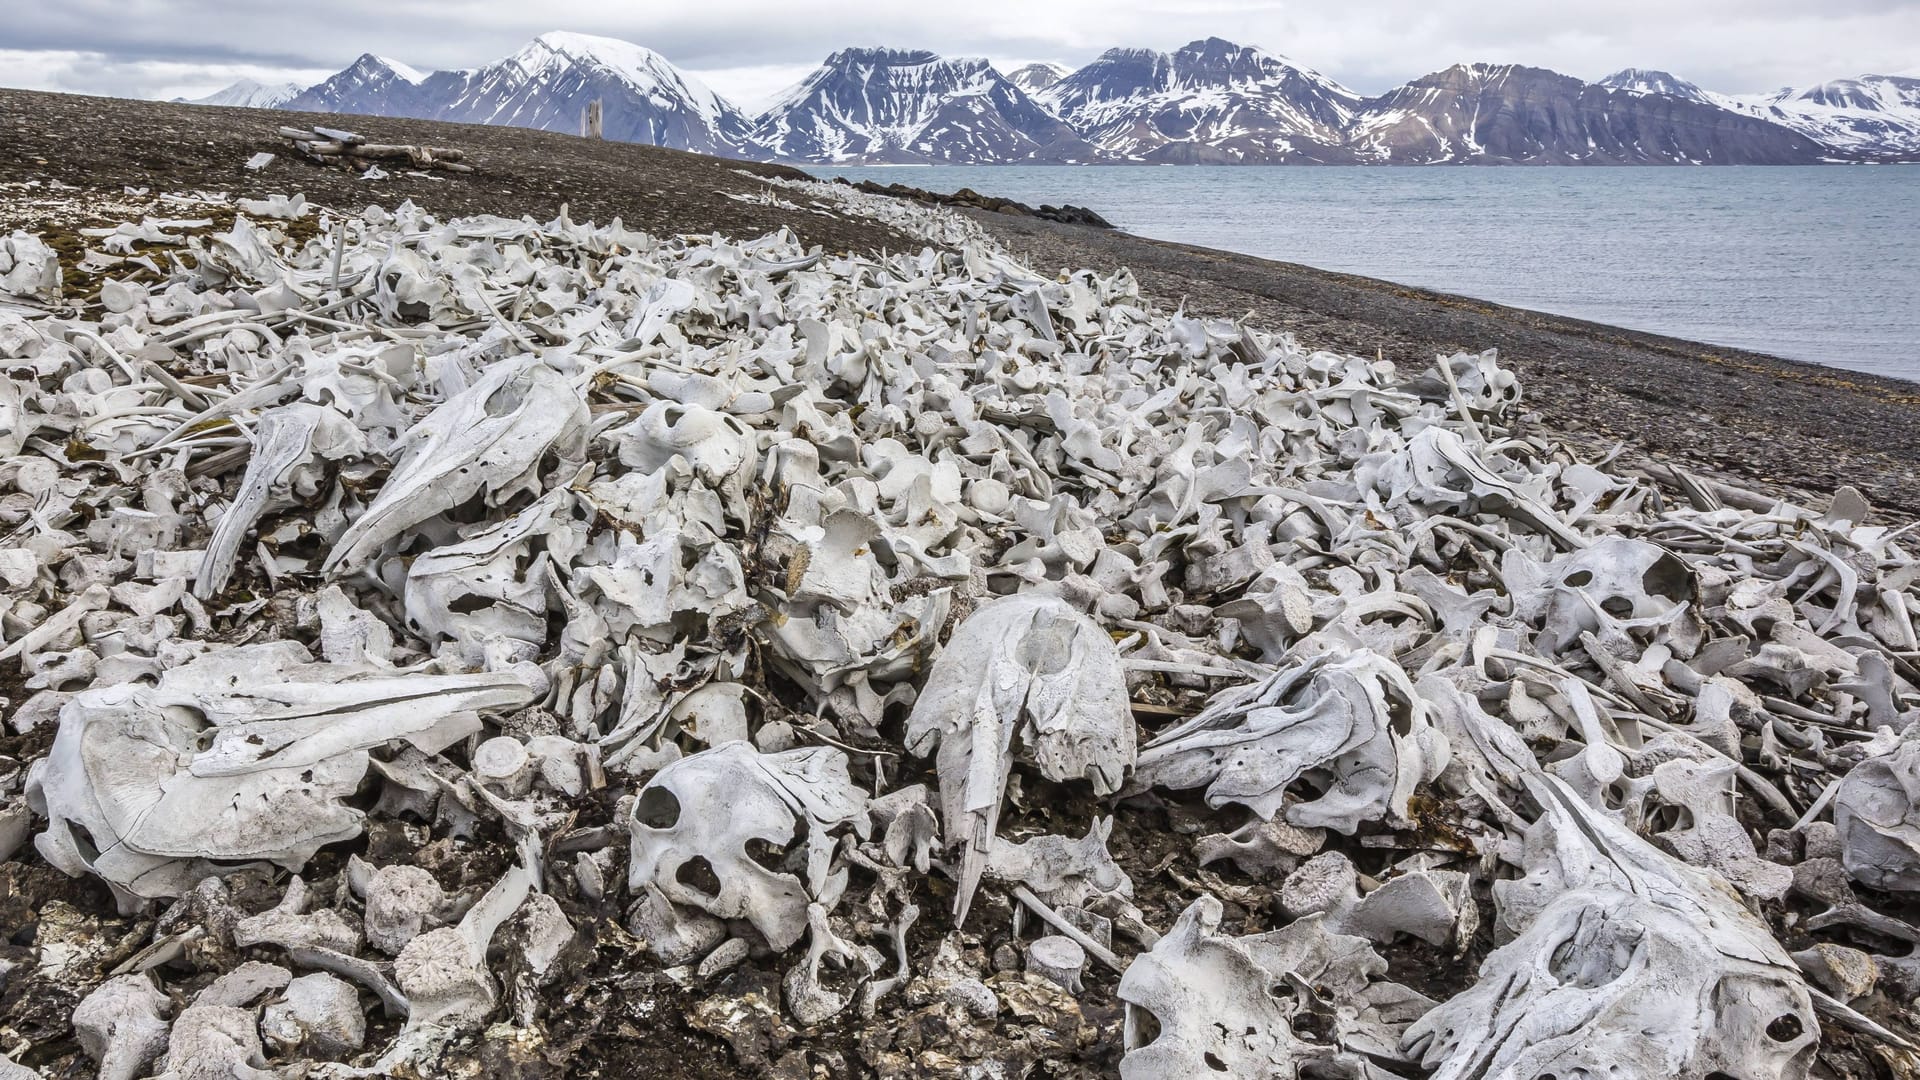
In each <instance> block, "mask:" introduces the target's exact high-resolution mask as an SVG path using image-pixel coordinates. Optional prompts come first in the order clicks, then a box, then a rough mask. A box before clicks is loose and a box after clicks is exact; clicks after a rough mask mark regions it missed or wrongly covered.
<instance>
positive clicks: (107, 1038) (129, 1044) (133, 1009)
mask: <svg viewBox="0 0 1920 1080" xmlns="http://www.w3.org/2000/svg"><path fill="white" fill-rule="evenodd" d="M169 1010H170V1005H169V1002H168V1001H167V996H166V995H165V994H163V993H161V992H160V991H159V989H158V988H156V987H155V986H154V985H153V979H152V978H151V977H149V976H147V975H145V974H136V975H121V976H119V977H118V978H114V979H109V980H107V981H106V982H105V983H102V984H101V985H100V988H99V989H97V990H95V991H93V992H92V993H91V994H88V995H87V996H86V997H85V998H84V999H82V1000H81V1002H80V1004H79V1005H78V1006H77V1007H76V1008H75V1009H74V1010H73V1030H74V1035H75V1037H76V1038H78V1039H79V1041H80V1048H81V1049H82V1050H85V1051H86V1053H87V1056H88V1057H90V1058H92V1059H93V1060H94V1062H95V1063H96V1064H97V1065H99V1066H100V1077H101V1080H133V1078H134V1077H136V1076H139V1075H140V1074H141V1073H142V1072H143V1071H144V1070H145V1069H146V1066H147V1063H148V1062H150V1061H152V1060H154V1059H155V1058H157V1057H159V1056H160V1054H161V1052H162V1051H164V1050H165V1049H166V1048H167V1026H168V1024H167V1019H166V1014H167V1012H168V1011H169Z"/></svg>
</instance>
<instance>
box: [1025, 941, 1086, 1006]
mask: <svg viewBox="0 0 1920 1080" xmlns="http://www.w3.org/2000/svg"><path fill="white" fill-rule="evenodd" d="M1086 968H1087V950H1085V949H1083V948H1081V947H1080V943H1079V942H1077V941H1075V940H1073V939H1072V938H1070V937H1062V936H1061V935H1059V934H1053V935H1049V936H1047V937H1043V938H1036V939H1034V940H1033V941H1032V942H1030V943H1029V944H1028V945H1027V970H1028V971H1031V972H1033V973H1034V974H1035V975H1038V976H1040V977H1041V978H1043V979H1049V980H1051V981H1053V982H1055V983H1058V984H1059V985H1060V988H1061V989H1063V990H1065V991H1066V992H1067V993H1069V994H1078V993H1080V990H1081V988H1080V976H1081V974H1082V973H1083V972H1085V971H1086Z"/></svg>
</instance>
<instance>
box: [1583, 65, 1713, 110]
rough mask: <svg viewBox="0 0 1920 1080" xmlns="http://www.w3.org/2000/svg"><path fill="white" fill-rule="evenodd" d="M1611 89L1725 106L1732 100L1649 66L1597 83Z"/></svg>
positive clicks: (1626, 69) (1612, 75)
mask: <svg viewBox="0 0 1920 1080" xmlns="http://www.w3.org/2000/svg"><path fill="white" fill-rule="evenodd" d="M1594 85H1596V86H1604V87H1606V88H1607V89H1609V90H1626V91H1628V92H1630V93H1635V94H1665V95H1667V96H1668V97H1677V98H1684V99H1685V100H1687V101H1697V102H1699V103H1700V104H1702V105H1718V106H1720V107H1722V108H1725V107H1726V105H1727V102H1728V101H1729V100H1730V99H1728V98H1726V97H1724V96H1722V95H1720V94H1714V93H1709V92H1707V91H1705V90H1702V89H1700V85H1699V84H1698V83H1694V82H1689V81H1687V80H1686V79H1683V78H1681V77H1680V76H1678V75H1675V74H1674V73H1673V72H1671V71H1657V70H1652V69H1648V68H1623V69H1621V70H1619V71H1616V72H1614V73H1613V74H1611V75H1609V76H1607V77H1606V78H1604V79H1601V80H1600V81H1599V82H1597V83H1595V84H1594Z"/></svg>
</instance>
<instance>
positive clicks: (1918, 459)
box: [971, 207, 1920, 514]
mask: <svg viewBox="0 0 1920 1080" xmlns="http://www.w3.org/2000/svg"><path fill="white" fill-rule="evenodd" d="M1095 209H1096V210H1097V209H1099V208H1098V207H1095ZM971 213H972V216H973V217H974V218H975V219H976V220H978V221H980V222H981V223H982V224H984V225H985V226H987V228H988V229H989V230H990V231H991V232H993V233H994V234H995V235H996V237H998V238H999V239H1000V240H1001V242H1003V243H1004V244H1006V245H1007V247H1008V248H1010V249H1011V250H1013V251H1014V252H1016V253H1018V254H1021V255H1023V256H1026V257H1027V258H1029V259H1030V260H1031V262H1032V264H1033V265H1034V266H1036V267H1039V268H1052V267H1061V266H1095V267H1119V266H1125V267H1127V268H1128V269H1129V270H1131V271H1133V273H1134V275H1135V276H1136V277H1137V278H1138V279H1139V280H1140V283H1141V287H1142V289H1143V290H1144V291H1145V292H1147V293H1148V294H1149V295H1150V296H1151V297H1152V298H1154V299H1155V300H1157V301H1159V302H1161V303H1163V304H1168V305H1183V306H1185V307H1186V309H1187V310H1188V311H1190V312H1193V313H1195V314H1203V315H1210V316H1219V317H1225V318H1241V317H1247V316H1251V318H1252V319H1253V321H1254V322H1255V323H1256V324H1257V325H1260V326H1263V327H1266V328H1270V329H1271V328H1278V329H1282V330H1286V331H1289V332H1292V333H1293V334H1294V335H1295V336H1296V337H1297V338H1298V339H1299V341H1300V342H1301V343H1302V344H1303V345H1306V346H1307V347H1309V348H1325V349H1332V350H1336V351H1340V352H1349V353H1356V354H1359V355H1363V356H1372V355H1376V354H1378V355H1380V356H1382V357H1384V358H1386V359H1389V360H1393V361H1395V362H1397V363H1399V364H1400V365H1401V366H1402V367H1411V366H1413V365H1417V364H1421V363H1426V362H1430V361H1431V360H1432V358H1433V356H1435V355H1436V354H1450V353H1453V352H1458V351H1466V352H1479V351H1482V350H1485V349H1489V348H1497V349H1498V350H1499V352H1500V355H1501V359H1502V362H1503V363H1504V364H1507V365H1508V366H1511V367H1512V368H1513V369H1514V371H1515V372H1516V373H1517V374H1518V375H1519V376H1520V378H1521V383H1522V385H1523V386H1525V387H1526V388H1527V393H1528V402H1527V407H1528V408H1529V409H1531V410H1534V411H1537V412H1538V414H1539V416H1538V419H1537V420H1536V422H1535V423H1536V424H1537V427H1538V430H1540V431H1542V432H1544V433H1549V434H1551V435H1552V436H1553V437H1554V438H1556V439H1560V440H1562V441H1564V442H1567V443H1570V444H1572V445H1576V446H1579V447H1581V448H1583V450H1584V452H1585V453H1586V454H1588V455H1589V456H1591V457H1595V458H1597V457H1599V456H1602V455H1604V454H1606V453H1609V452H1611V450H1612V449H1613V447H1614V445H1615V444H1616V443H1618V444H1621V445H1622V446H1623V447H1624V450H1625V452H1626V453H1627V455H1628V456H1629V457H1630V458H1645V459H1647V460H1653V459H1659V460H1661V461H1665V462H1669V463H1675V464H1680V465H1682V466H1684V467H1687V468H1693V469H1698V470H1701V471H1704V472H1708V473H1717V474H1720V475H1722V476H1724V477H1726V478H1727V479H1729V480H1730V481H1731V482H1733V483H1736V484H1742V485H1746V486H1752V487H1756V488H1760V489H1764V490H1768V491H1772V492H1776V493H1783V494H1793V495H1799V496H1806V495H1808V494H1809V493H1830V492H1832V491H1834V490H1836V489H1838V488H1839V487H1841V486H1843V485H1847V484H1851V485H1853V486H1854V487H1857V488H1859V489H1860V490H1862V491H1864V492H1866V493H1867V494H1868V496H1869V497H1870V498H1871V499H1873V501H1874V502H1875V504H1876V505H1882V506H1890V507H1897V508H1899V509H1901V510H1903V511H1904V512H1906V513H1909V514H1916V513H1920V382H1909V381H1907V380H1904V379H1897V378H1892V377H1888V376H1882V375H1873V374H1866V373H1860V372H1853V371H1847V370H1843V369H1838V368H1830V367H1823V366H1821V365H1818V364H1814V363H1809V362H1807V361H1801V360H1790V359H1786V358H1783V357H1778V356H1771V355H1767V354H1765V353H1758V352H1750V351H1747V350H1742V349H1736V348H1727V347H1723V346H1717V345H1710V344H1707V343H1704V342H1698V341H1689V340H1686V339H1683V338H1677V337H1669V336H1665V335H1661V334H1655V333H1648V332H1645V331H1639V330H1631V329H1627V328H1624V327H1619V326H1613V325H1608V324H1605V323H1598V322H1592V321H1588V320H1584V319H1578V318H1572V317H1568V316H1562V315H1553V314H1549V313H1546V312H1541V311H1535V310H1530V309H1526V308H1518V307H1510V306H1507V305H1503V304H1496V303H1492V302H1490V301H1485V300H1478V299H1474V298H1471V297H1466V296H1459V295H1455V294H1450V293H1446V292H1443V291H1439V290H1434V289H1423V288H1418V287H1414V286H1407V285H1400V284H1397V283H1394V282H1390V281H1383V280H1380V279H1378V278H1370V277H1363V276H1360V275H1356V274H1343V273H1338V272H1335V271H1330V270H1321V269H1317V268H1315V267H1311V266H1303V265H1300V264H1297V263H1287V262H1279V261H1275V260H1270V259H1261V258H1257V257H1254V256H1251V255H1241V254H1238V253H1235V252H1229V251H1221V250H1217V249H1213V248H1203V247H1196V246H1193V245H1188V244H1180V243H1175V242H1172V241H1165V240H1154V239H1151V238H1148V237H1144V236H1140V235H1137V234H1134V233H1129V232H1125V231H1122V230H1118V229H1114V230H1101V229H1090V228H1086V227H1082V226H1074V225H1062V224H1057V223H1054V222H1047V221H1041V220H1036V219H1029V218H1019V217H1009V216H1007V215H1004V214H989V213H980V212H971ZM1916 347H1917V348H1920V343H1916Z"/></svg>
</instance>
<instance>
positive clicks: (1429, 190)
mask: <svg viewBox="0 0 1920 1080" xmlns="http://www.w3.org/2000/svg"><path fill="white" fill-rule="evenodd" d="M814 171H815V172H816V173H818V174H820V175H834V176H846V177H848V178H849V179H854V180H859V179H872V180H877V181H879V182H880V183H896V182H897V183H904V184H908V185H911V186H913V187H920V188H926V189H929V190H934V191H955V190H958V189H959V188H962V187H970V188H973V189H974V190H976V191H979V192H982V193H983V194H989V195H997V196H1001V197H1004V198H1010V199H1016V200H1019V201H1021V202H1025V203H1030V204H1035V205H1037V204H1040V203H1054V204H1059V203H1074V204H1078V205H1081V206H1088V207H1092V208H1093V209H1094V210H1096V211H1098V212H1099V213H1100V214H1102V215H1103V216H1105V217H1106V218H1107V219H1108V220H1109V221H1111V222H1113V223H1114V224H1115V225H1117V226H1119V227H1120V228H1123V229H1126V230H1128V231H1130V232H1134V233H1138V234H1140V235H1142V236H1150V237H1154V238H1156V239H1162V240H1174V241H1179V242H1181V243H1187V244H1198V245H1202V246H1205V247H1212V248H1223V249H1226V250H1229V251H1237V252H1241V253H1243V254H1247V255H1255V256H1259V257H1261V258H1265V259H1277V260H1282V261H1286V262H1295V263H1303V264H1305V265H1308V266H1316V267H1320V268H1322V269H1326V270H1338V271H1342V272H1345V273H1352V274H1362V275H1365V276H1367V277H1374V278H1383V279H1385V280H1388V281H1394V282H1399V283H1401V284H1405V285H1416V286H1421V287H1423V288H1428V289H1436V290H1439V291H1442V292H1448V293H1455V294H1460V295H1464V296H1471V297H1477V298H1479V299H1483V300H1491V301H1494V302H1496V303H1501V304H1510V305H1513V306H1515V307H1523V308H1533V309H1535V310H1539V311H1547V312H1552V313H1555V314H1559V315H1568V316H1572V317H1575V318H1580V319H1589V320H1592V321H1594V322H1602V323H1608V324H1611V325H1615V326H1625V327H1631V328H1633V329H1637V330H1647V331H1652V332H1654V333H1659V334H1667V335H1671V336H1673V337H1680V338H1687V339H1689V340H1693V341H1701V342H1707V343H1709V344H1715V345H1725V346H1732V347H1735V348H1740V349H1748V350H1751V351H1753V352H1761V353H1769V354H1772V355H1775V356H1784V357H1789V358H1792V359H1796V360H1807V361H1811V362H1813V363H1817V364H1826V365H1830V366H1833V367H1840V368H1849V369H1853V370H1856V371H1867V372H1874V373H1877V374H1881V375H1892V376H1897V377H1900V378H1905V379H1913V380H1920V165H1893V166H1873V167H1866V166H1807V167H1770V168H1720V167H1711V168H1709V167H1693V168H1689V167H1667V168H1658V167H1649V168H1607V167H1584V168H1582V167H1509V168H1461V167H1444V166H1441V167H1427V168H1417V167H1407V168H1325V167H1238V168H1192V167H1168V166H1159V167H1155V166H1098V167H1062V166H932V167H926V168H832V169H824V168H823V169H816V170H814ZM1308 344H1311V343H1310V342H1309V343H1308Z"/></svg>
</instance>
